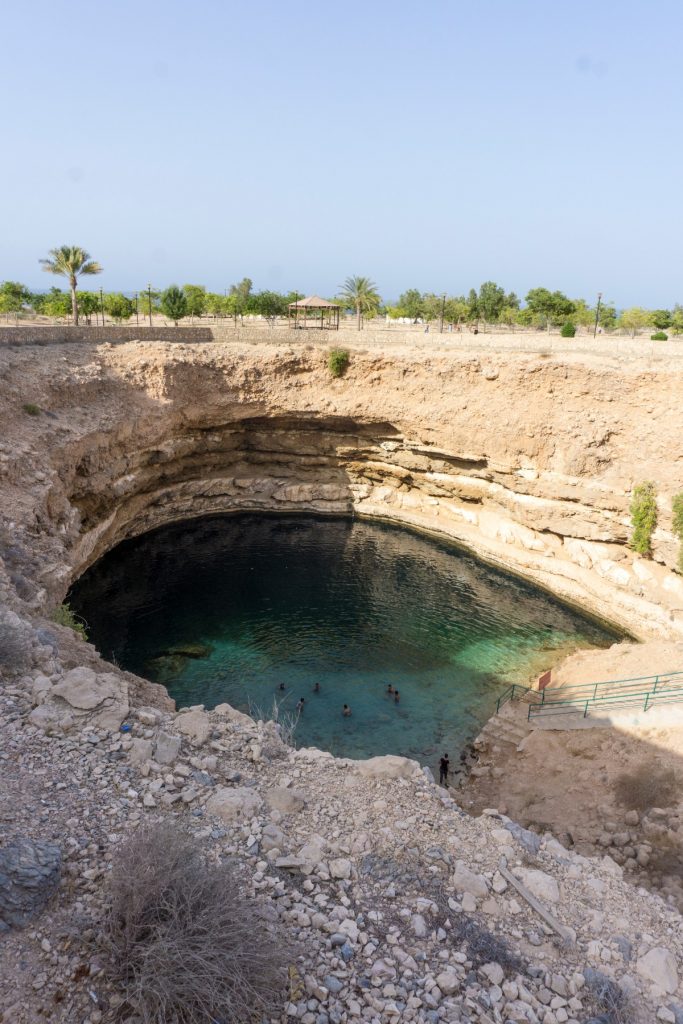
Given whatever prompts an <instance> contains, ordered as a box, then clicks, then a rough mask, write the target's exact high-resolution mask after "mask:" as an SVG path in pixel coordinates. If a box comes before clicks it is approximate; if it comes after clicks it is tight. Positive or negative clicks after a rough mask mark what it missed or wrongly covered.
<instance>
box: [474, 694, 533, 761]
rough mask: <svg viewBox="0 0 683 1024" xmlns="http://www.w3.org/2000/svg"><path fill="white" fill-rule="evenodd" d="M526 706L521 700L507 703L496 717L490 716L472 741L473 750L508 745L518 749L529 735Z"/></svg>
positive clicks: (529, 728)
mask: <svg viewBox="0 0 683 1024" xmlns="http://www.w3.org/2000/svg"><path fill="white" fill-rule="evenodd" d="M527 711H528V708H527V704H526V702H525V701H523V700H516V701H509V702H508V703H507V704H504V705H503V707H502V708H501V709H500V711H499V712H498V714H497V715H492V716H491V718H489V720H488V722H487V723H486V725H485V726H484V728H483V729H482V730H481V732H480V733H479V735H478V736H477V738H476V740H475V741H474V744H473V745H474V747H475V749H482V748H484V747H494V746H502V745H503V744H509V745H512V746H514V747H518V746H519V744H520V743H521V742H522V740H523V739H524V738H525V737H526V736H528V735H529V732H530V731H531V727H530V725H529V723H528V721H527Z"/></svg>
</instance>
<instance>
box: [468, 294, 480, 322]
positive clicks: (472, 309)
mask: <svg viewBox="0 0 683 1024" xmlns="http://www.w3.org/2000/svg"><path fill="white" fill-rule="evenodd" d="M467 319H468V320H470V321H471V320H478V319H479V301H478V296H477V293H476V291H475V290H474V288H470V290H469V294H468V296H467Z"/></svg>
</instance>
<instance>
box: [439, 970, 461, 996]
mask: <svg viewBox="0 0 683 1024" xmlns="http://www.w3.org/2000/svg"><path fill="white" fill-rule="evenodd" d="M436 983H437V985H438V986H439V988H440V989H441V991H442V992H443V994H444V995H445V996H451V995H453V993H454V992H457V991H458V989H459V988H460V978H459V977H458V975H457V974H456V973H455V971H442V972H441V974H437V976H436Z"/></svg>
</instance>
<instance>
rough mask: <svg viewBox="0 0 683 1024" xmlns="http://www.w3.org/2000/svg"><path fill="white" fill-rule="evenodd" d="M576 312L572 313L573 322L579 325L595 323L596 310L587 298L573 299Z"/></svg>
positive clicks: (585, 325) (584, 325)
mask: <svg viewBox="0 0 683 1024" xmlns="http://www.w3.org/2000/svg"><path fill="white" fill-rule="evenodd" d="M573 303H574V312H573V313H572V315H571V322H572V323H573V324H576V326H577V327H593V325H594V324H595V310H594V309H591V307H590V306H589V305H588V303H587V302H586V300H585V299H573Z"/></svg>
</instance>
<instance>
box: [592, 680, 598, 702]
mask: <svg viewBox="0 0 683 1024" xmlns="http://www.w3.org/2000/svg"><path fill="white" fill-rule="evenodd" d="M597 695H598V684H597V683H596V684H595V686H594V687H593V699H594V700H595V698H596V697H597Z"/></svg>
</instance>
